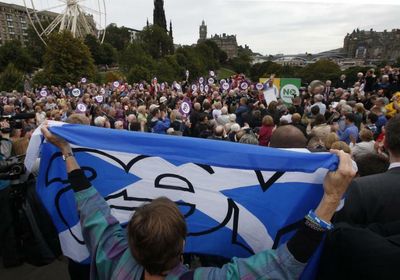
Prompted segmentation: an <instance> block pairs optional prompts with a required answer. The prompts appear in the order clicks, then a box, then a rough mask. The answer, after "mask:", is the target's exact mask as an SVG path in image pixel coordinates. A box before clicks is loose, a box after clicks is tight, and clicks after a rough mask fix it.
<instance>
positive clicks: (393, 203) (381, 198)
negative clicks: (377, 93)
mask: <svg viewBox="0 0 400 280" xmlns="http://www.w3.org/2000/svg"><path fill="white" fill-rule="evenodd" d="M384 143H385V148H386V149H387V150H388V152H389V155H390V167H389V170H388V171H387V172H386V173H382V174H377V175H371V176H366V177H360V178H357V179H354V180H353V182H352V183H351V184H350V186H349V189H348V195H347V198H346V202H345V206H344V208H343V209H342V210H340V211H339V212H338V213H337V214H336V215H335V218H334V220H335V229H334V230H333V231H331V232H329V233H328V235H327V238H326V242H325V247H324V250H323V253H322V257H321V259H320V266H319V272H318V279H324V280H330V279H332V280H333V279H363V280H368V279H398V278H399V275H400V267H399V266H398V263H399V258H400V183H399V181H400V114H397V115H396V116H395V117H394V118H392V119H391V120H390V121H389V122H388V123H387V125H386V136H385V142H384ZM338 222H341V223H338ZM342 222H343V223H342Z"/></svg>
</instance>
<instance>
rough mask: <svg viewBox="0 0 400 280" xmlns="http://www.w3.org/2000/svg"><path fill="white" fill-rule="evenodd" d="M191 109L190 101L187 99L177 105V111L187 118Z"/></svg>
mask: <svg viewBox="0 0 400 280" xmlns="http://www.w3.org/2000/svg"><path fill="white" fill-rule="evenodd" d="M191 110H192V102H190V100H189V99H185V100H183V102H182V104H181V106H180V107H179V113H181V114H182V116H183V117H184V118H187V117H188V116H189V115H190V111H191Z"/></svg>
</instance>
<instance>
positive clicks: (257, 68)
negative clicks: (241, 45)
mask: <svg viewBox="0 0 400 280" xmlns="http://www.w3.org/2000/svg"><path fill="white" fill-rule="evenodd" d="M282 70H283V69H282V66H281V65H279V64H277V63H275V62H272V61H265V62H263V63H256V64H254V65H253V66H252V67H251V68H250V78H251V80H253V81H258V79H259V78H262V77H264V78H265V77H269V76H270V75H271V74H276V75H277V76H278V77H279V76H280V75H281V73H282Z"/></svg>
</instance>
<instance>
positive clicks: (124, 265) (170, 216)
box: [41, 124, 355, 280]
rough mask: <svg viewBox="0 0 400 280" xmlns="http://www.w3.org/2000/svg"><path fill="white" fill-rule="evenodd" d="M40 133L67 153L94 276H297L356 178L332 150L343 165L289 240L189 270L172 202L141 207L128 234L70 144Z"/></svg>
mask: <svg viewBox="0 0 400 280" xmlns="http://www.w3.org/2000/svg"><path fill="white" fill-rule="evenodd" d="M41 131H42V133H43V135H44V137H45V138H46V140H47V141H48V142H49V143H51V144H53V145H55V146H56V147H58V148H59V149H60V151H61V153H62V155H63V159H64V161H65V164H66V169H67V172H68V177H69V183H70V184H71V186H72V189H73V190H74V192H75V200H76V203H77V208H78V211H79V213H80V221H81V225H82V230H83V236H84V239H85V242H86V244H87V246H88V248H89V250H90V253H91V258H92V262H91V279H145V280H153V279H157V280H158V279H243V278H246V279H298V278H299V277H300V275H301V273H302V272H303V270H304V268H305V266H306V264H307V262H308V260H309V259H310V257H311V256H312V255H313V253H314V251H315V249H316V248H317V247H318V246H319V243H320V242H321V240H322V238H323V234H324V232H326V231H328V230H331V229H332V228H333V226H332V224H331V223H330V220H331V219H332V217H333V215H334V213H335V211H336V209H337V208H338V206H339V203H340V201H341V199H342V197H343V195H344V193H345V192H346V190H347V188H348V185H349V184H350V182H351V180H352V178H353V177H354V176H355V171H354V170H353V167H352V161H351V158H350V156H349V155H347V154H345V153H344V152H343V151H332V153H334V154H336V155H337V156H338V157H339V160H340V162H339V167H338V169H337V170H336V171H335V172H329V173H328V174H327V175H326V177H325V180H324V195H323V197H322V200H321V201H320V204H319V206H318V207H317V209H316V210H315V211H312V210H311V211H310V212H309V214H308V215H307V216H306V217H305V219H304V221H303V225H302V226H301V228H300V229H299V230H298V231H297V232H296V234H295V235H294V236H293V237H292V238H291V239H290V240H289V241H288V242H287V243H286V244H284V245H282V246H281V247H279V248H278V249H277V250H266V251H263V252H260V253H258V254H255V255H253V256H251V257H249V258H245V259H237V258H234V259H233V261H232V262H231V263H229V264H226V265H224V266H223V267H222V268H198V269H196V270H194V271H189V270H188V269H187V268H186V267H185V266H184V265H182V263H181V260H182V254H183V250H184V247H185V239H186V235H187V226H186V223H185V219H184V217H183V215H182V214H181V212H180V211H179V209H178V207H177V206H176V205H175V203H174V202H172V201H171V200H169V199H167V198H158V199H155V200H153V201H152V202H151V203H148V204H145V205H143V206H141V207H139V208H137V209H136V211H135V213H134V215H133V216H132V218H131V220H130V221H129V223H128V226H127V231H128V232H127V235H126V234H125V232H124V230H123V229H122V227H121V226H120V224H119V222H118V221H117V219H116V218H114V217H113V216H112V215H111V211H110V208H109V205H108V204H107V203H106V202H105V200H104V199H103V197H102V196H101V195H100V194H99V193H98V192H97V190H96V189H95V188H94V187H92V186H91V184H90V182H89V180H88V179H87V178H86V177H85V174H84V171H83V170H82V169H80V166H79V165H78V163H77V161H76V160H75V157H74V154H73V152H72V149H71V147H70V145H69V143H67V142H66V141H65V140H64V139H62V138H59V137H58V136H56V135H53V134H52V133H51V132H50V131H49V129H48V127H47V125H46V124H45V125H43V126H42V128H41Z"/></svg>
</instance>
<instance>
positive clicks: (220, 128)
mask: <svg viewBox="0 0 400 280" xmlns="http://www.w3.org/2000/svg"><path fill="white" fill-rule="evenodd" d="M224 130H225V128H224V127H223V126H222V125H219V126H217V127H216V128H215V136H218V137H222V136H224Z"/></svg>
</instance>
